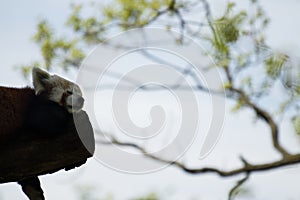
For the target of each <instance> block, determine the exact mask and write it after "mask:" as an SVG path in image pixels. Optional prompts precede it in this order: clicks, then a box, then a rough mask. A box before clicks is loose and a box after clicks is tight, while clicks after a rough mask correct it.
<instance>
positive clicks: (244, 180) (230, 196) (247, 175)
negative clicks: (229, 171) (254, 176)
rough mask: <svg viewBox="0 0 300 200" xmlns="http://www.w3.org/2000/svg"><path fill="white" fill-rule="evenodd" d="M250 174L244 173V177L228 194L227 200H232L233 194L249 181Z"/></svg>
mask: <svg viewBox="0 0 300 200" xmlns="http://www.w3.org/2000/svg"><path fill="white" fill-rule="evenodd" d="M249 176H250V173H246V176H245V177H244V178H242V179H241V180H239V181H238V182H237V183H236V185H235V186H234V187H233V188H232V189H231V190H230V192H229V194H228V200H233V197H234V194H235V192H237V190H238V189H239V188H240V187H241V186H242V185H243V184H244V183H245V182H246V181H247V180H248V179H249Z"/></svg>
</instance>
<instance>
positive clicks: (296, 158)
mask: <svg viewBox="0 0 300 200" xmlns="http://www.w3.org/2000/svg"><path fill="white" fill-rule="evenodd" d="M96 132H98V133H100V131H96ZM96 143H98V144H102V145H112V144H115V145H120V146H125V147H132V148H134V149H137V150H139V151H140V152H141V153H143V155H144V156H145V157H148V158H151V159H153V160H156V161H159V162H162V163H166V164H170V165H173V166H176V167H178V168H179V169H182V170H183V171H185V172H187V173H190V174H205V173H214V174H218V175H219V176H221V177H231V176H236V175H239V174H244V173H248V174H249V175H250V173H252V172H261V171H268V170H272V169H276V168H280V167H284V166H288V165H293V164H297V163H299V162H300V154H294V155H291V154H286V155H285V156H284V157H282V158H281V159H279V160H276V161H272V162H267V163H263V164H252V163H249V162H248V161H246V160H245V159H244V158H241V162H242V163H243V164H244V166H243V167H239V168H236V169H232V170H222V169H217V168H211V167H203V168H189V167H188V166H186V165H185V164H183V163H181V162H178V161H171V160H168V159H164V158H162V157H158V156H155V155H153V154H150V153H149V152H148V151H147V150H146V149H145V148H144V147H142V146H140V145H138V144H135V143H130V142H122V141H119V140H118V139H117V138H115V137H113V136H110V141H102V140H100V141H99V140H98V141H96Z"/></svg>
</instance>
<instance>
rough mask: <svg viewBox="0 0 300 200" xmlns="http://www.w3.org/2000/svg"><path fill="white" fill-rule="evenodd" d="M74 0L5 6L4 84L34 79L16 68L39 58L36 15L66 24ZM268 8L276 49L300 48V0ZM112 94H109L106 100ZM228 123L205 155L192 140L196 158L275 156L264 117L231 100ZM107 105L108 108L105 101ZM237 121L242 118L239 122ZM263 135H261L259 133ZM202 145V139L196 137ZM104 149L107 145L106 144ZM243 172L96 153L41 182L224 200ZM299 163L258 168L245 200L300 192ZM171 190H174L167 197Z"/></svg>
mask: <svg viewBox="0 0 300 200" xmlns="http://www.w3.org/2000/svg"><path fill="white" fill-rule="evenodd" d="M70 2H71V0H68V1H59V0H52V1H44V2H42V3H41V1H38V0H28V1H16V0H11V1H5V2H2V6H1V7H0V16H1V17H0V27H1V30H2V32H1V36H2V37H0V44H1V45H0V52H2V53H1V56H0V58H1V65H2V67H1V71H0V84H1V85H6V86H13V87H15V86H16V87H17V86H21V85H26V84H28V83H27V82H26V81H25V80H24V79H22V77H21V76H20V73H19V71H17V70H14V66H15V65H18V64H26V63H29V62H30V61H33V60H35V59H37V58H39V54H38V50H37V48H36V47H35V46H34V45H33V44H32V43H31V41H30V37H31V36H32V35H33V33H34V30H35V25H36V23H37V22H38V19H41V18H46V19H49V21H50V22H51V24H52V25H53V26H54V27H55V28H56V30H61V29H62V27H63V23H64V21H65V19H66V16H68V14H69V13H70V9H69V4H70ZM224 2H225V1H224V0H215V1H214V4H213V5H214V7H213V8H214V10H215V12H218V11H219V10H220V9H221V5H223V3H224ZM263 5H264V6H265V10H266V11H267V13H268V15H269V16H270V18H271V21H272V23H271V25H270V28H269V29H268V40H269V42H270V44H271V45H272V46H273V47H274V48H275V49H292V50H293V51H295V50H299V49H300V40H299V39H298V37H299V35H300V29H299V27H300V21H299V20H298V19H299V17H300V14H299V9H300V2H299V1H297V0H288V1H277V0H269V1H266V0H264V1H263ZM58 32H59V31H58ZM199 98H202V99H203V100H202V101H201V102H199V106H200V107H202V108H205V107H206V105H207V103H208V101H209V98H207V97H206V96H205V95H201V94H199ZM106 101H107V99H106ZM227 106H228V108H227V110H228V112H227V114H226V122H225V125H224V132H223V135H222V137H221V139H220V141H219V143H218V145H217V146H216V148H215V149H214V151H213V152H212V154H210V156H208V157H207V158H206V159H204V160H201V161H199V159H198V158H197V156H198V155H199V149H198V147H197V145H193V146H192V147H191V149H190V151H189V155H191V160H192V162H191V165H194V166H195V165H197V166H199V164H200V165H204V164H206V163H209V164H210V165H218V166H221V167H225V168H229V167H233V166H238V165H239V163H238V160H237V158H236V157H237V155H236V152H239V153H240V154H243V155H245V157H247V158H248V159H249V160H255V161H266V160H271V159H274V158H277V155H276V154H275V153H273V152H272V151H271V149H272V148H271V145H270V143H269V137H268V136H269V135H268V134H265V133H267V128H266V127H265V125H264V124H263V123H261V122H257V123H254V121H255V120H254V115H253V113H251V112H250V111H248V110H243V111H241V112H239V113H234V114H232V113H230V112H229V111H230V107H231V103H230V102H227ZM103 109H105V108H103ZM237 120H238V125H236V124H237V123H236V122H237ZM282 129H284V130H285V132H286V135H284V136H283V139H285V141H286V142H285V143H284V144H285V145H288V146H289V147H290V148H291V149H294V150H300V148H299V146H298V145H299V143H298V141H296V138H295V137H294V135H293V134H292V131H289V130H292V129H291V127H290V126H289V124H287V123H286V124H284V125H283V126H282ZM258 139H259V140H258ZM195 144H197V142H196V143H195ZM104 152H105V150H104ZM238 178H240V177H235V178H231V179H220V178H218V177H217V176H214V175H204V176H203V175H200V176H197V175H196V176H191V175H188V174H185V173H184V172H182V171H180V170H178V169H176V168H173V167H168V168H167V169H164V170H161V171H158V172H156V173H152V174H144V175H130V174H124V173H120V172H116V171H113V170H111V169H109V168H107V167H104V166H102V165H101V164H99V163H98V162H96V161H95V160H94V159H90V160H89V161H88V163H87V164H86V165H85V166H83V167H81V168H79V169H76V170H72V171H70V172H64V171H61V172H58V173H55V174H52V175H47V176H43V177H42V178H41V179H42V186H43V188H44V191H45V193H46V199H49V200H51V199H66V200H67V199H68V200H73V199H76V197H77V196H78V195H77V194H78V193H79V192H78V191H76V190H78V186H88V187H92V188H94V189H95V192H97V194H100V195H99V196H103V195H106V194H108V193H113V194H114V196H115V197H116V199H120V200H122V199H126V198H130V197H134V196H137V195H143V194H147V193H148V192H152V191H154V192H157V193H158V194H161V195H162V196H163V197H166V196H167V198H166V199H174V200H175V199H183V198H185V199H191V198H195V199H211V200H214V199H216V200H217V199H224V197H225V196H226V195H227V192H228V189H230V188H231V187H232V184H233V183H234V182H235V181H237V179H238ZM299 185H300V168H299V167H298V168H297V166H292V167H289V168H284V169H281V170H275V171H272V172H267V173H263V174H257V175H253V176H252V177H251V179H250V180H249V181H248V183H247V186H248V187H249V188H250V190H252V191H253V196H250V197H248V198H243V199H258V200H260V199H261V200H262V199H274V200H281V199H299V198H300V191H299V187H298V186H299ZM169 195H170V196H169ZM11 199H20V200H22V199H24V200H25V199H26V198H25V197H24V195H23V193H22V192H21V190H20V187H19V186H17V184H16V183H9V184H3V185H1V186H0V200H11Z"/></svg>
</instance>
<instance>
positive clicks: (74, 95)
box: [32, 68, 84, 113]
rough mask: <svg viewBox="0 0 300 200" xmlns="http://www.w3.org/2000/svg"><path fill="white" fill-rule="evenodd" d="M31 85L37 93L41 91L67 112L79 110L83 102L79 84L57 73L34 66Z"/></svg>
mask: <svg viewBox="0 0 300 200" xmlns="http://www.w3.org/2000/svg"><path fill="white" fill-rule="evenodd" d="M32 74H33V85H34V89H35V92H36V94H37V95H39V94H41V93H43V95H45V96H46V97H47V98H48V99H49V100H50V101H53V102H56V103H57V104H59V105H60V106H62V107H64V108H66V109H67V111H68V112H69V113H76V112H79V111H81V109H82V107H83V103H84V99H83V97H82V92H81V90H80V88H79V86H78V85H77V84H75V83H73V82H71V81H68V80H66V79H64V78H62V77H60V76H57V75H52V76H51V75H49V74H48V73H47V72H45V71H43V70H41V69H39V68H34V69H33V71H32Z"/></svg>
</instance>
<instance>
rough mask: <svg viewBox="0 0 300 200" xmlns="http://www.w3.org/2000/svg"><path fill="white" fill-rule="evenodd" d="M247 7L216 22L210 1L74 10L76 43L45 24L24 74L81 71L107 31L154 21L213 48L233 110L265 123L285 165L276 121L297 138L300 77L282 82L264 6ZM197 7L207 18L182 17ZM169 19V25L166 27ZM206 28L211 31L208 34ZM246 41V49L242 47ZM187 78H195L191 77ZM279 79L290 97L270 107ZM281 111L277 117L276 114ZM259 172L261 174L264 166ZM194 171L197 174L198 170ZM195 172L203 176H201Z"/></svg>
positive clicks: (122, 1) (282, 61) (148, 0)
mask: <svg viewBox="0 0 300 200" xmlns="http://www.w3.org/2000/svg"><path fill="white" fill-rule="evenodd" d="M248 3H249V6H248V8H249V10H248V9H246V10H239V9H238V8H237V7H236V5H235V3H233V2H228V3H227V6H226V9H225V11H224V13H223V14H222V15H221V16H219V17H218V18H214V16H213V13H211V10H210V7H209V3H208V2H207V1H205V0H200V1H188V0H182V1H176V0H140V1H131V0H114V1H112V2H111V3H109V4H107V5H104V6H103V5H102V6H101V5H98V4H93V8H90V7H87V6H86V5H72V6H71V9H72V12H71V14H70V16H69V18H68V19H67V21H66V26H67V29H68V30H69V31H71V33H72V34H71V37H56V36H55V32H54V30H53V29H52V28H51V26H50V25H49V23H48V22H47V21H45V20H43V21H41V22H40V23H39V24H38V26H37V32H36V34H35V35H34V37H33V41H34V42H35V43H36V44H37V45H38V46H39V48H40V51H41V55H42V59H41V61H36V62H33V63H32V64H29V65H25V66H22V67H21V68H22V73H23V74H24V75H26V74H27V73H28V72H29V71H30V69H31V67H33V66H35V65H39V66H42V67H44V68H47V69H51V68H53V67H54V66H61V67H63V68H64V69H66V70H67V69H69V68H71V67H73V68H77V67H79V65H80V62H81V61H82V59H83V58H84V55H85V54H86V50H87V49H90V47H93V46H95V45H97V43H99V42H105V41H106V38H108V37H109V33H111V32H114V31H116V30H118V31H122V30H128V29H131V28H136V27H146V26H149V25H151V24H152V23H157V24H160V25H164V26H165V27H166V31H168V30H170V29H176V30H179V31H180V32H181V33H182V34H187V35H189V36H192V37H193V38H194V39H197V40H201V41H205V42H206V43H207V44H208V46H209V47H210V50H209V52H208V54H209V56H211V57H212V58H213V59H214V61H215V64H216V66H217V67H218V68H219V69H220V70H221V72H222V76H223V77H224V79H225V84H224V85H223V89H225V91H226V94H227V97H228V98H230V99H232V100H233V101H234V102H235V103H236V104H235V106H234V107H233V108H232V110H233V111H239V110H240V109H242V108H244V107H248V108H250V109H252V110H253V112H255V113H256V115H257V117H258V118H259V119H261V120H263V121H264V122H266V124H267V125H268V126H269V127H270V130H271V131H270V132H271V138H272V142H273V146H274V148H275V150H277V151H279V152H280V153H281V154H282V155H283V160H282V165H286V162H288V161H289V158H290V157H289V156H290V155H289V154H288V153H287V152H286V150H285V149H284V148H283V147H281V145H280V144H279V142H278V134H279V131H278V126H279V125H280V121H279V122H277V121H276V120H275V117H276V116H278V115H281V116H283V117H286V118H288V119H289V120H291V122H292V123H293V125H294V128H295V132H296V133H298V134H299V133H300V117H299V116H298V114H297V113H298V112H299V105H298V104H299V103H298V100H299V94H300V92H299V91H300V89H299V88H300V85H297V84H294V83H295V82H294V80H295V79H299V77H300V74H297V76H295V77H293V79H292V78H290V76H289V77H288V76H285V75H286V71H287V70H288V68H287V65H289V60H290V55H288V54H287V53H286V52H277V51H274V50H272V49H271V48H270V46H269V45H268V44H267V42H266V36H265V30H266V28H267V27H268V24H269V22H270V19H269V18H268V17H267V15H266V13H265V11H264V9H263V8H262V7H261V5H260V4H259V1H257V0H250V1H249V2H248ZM199 5H201V9H203V13H204V14H203V16H202V15H201V16H199V17H197V18H196V20H189V19H188V17H186V18H185V16H187V15H188V14H190V13H197V12H199V7H197V6H199ZM91 9H92V10H93V9H96V11H97V13H99V14H97V15H86V14H84V13H85V12H84V11H85V10H91ZM250 9H251V10H250ZM253 11H254V12H253ZM88 13H92V12H88ZM165 19H168V20H167V22H166V20H165ZM203 27H205V28H206V29H205V31H203ZM67 38H68V39H67ZM69 38H70V39H69ZM245 41H246V43H247V44H246V45H245V46H246V48H241V46H243V43H245ZM175 42H176V41H175ZM177 43H178V44H179V45H181V44H184V41H183V38H180V42H178V40H177ZM87 47H88V48H87ZM199 53H200V52H199ZM213 67H215V66H207V68H208V69H211V68H213ZM291 67H295V66H291ZM182 71H184V70H182ZM182 71H180V73H182ZM188 75H192V74H191V73H190V74H188V73H187V76H188ZM284 76H285V77H284ZM283 79H284V81H282V80H283ZM280 81H281V82H282V83H283V84H286V83H288V84H286V85H285V86H286V87H285V94H284V95H285V96H286V98H282V99H279V100H280V102H279V103H278V102H276V101H273V99H274V98H277V97H274V96H272V92H274V91H276V90H278V84H276V83H278V82H280ZM296 83H298V82H296ZM198 88H203V87H202V86H199V87H198ZM295 88H296V89H295ZM276 100H277V99H276ZM270 105H271V106H270ZM270 107H272V109H270ZM278 110H279V111H280V112H277V113H276V112H274V111H278ZM283 114H285V115H283ZM133 146H134V145H133ZM152 158H153V156H152ZM154 158H155V157H154ZM157 160H160V159H159V158H158V159H157ZM160 161H161V160H160ZM166 162H167V161H166ZM293 162H294V161H293ZM243 163H244V164H245V170H244V171H243V169H244V168H241V170H240V171H241V173H242V172H245V171H247V173H250V172H251V169H252V168H253V169H255V170H257V166H252V165H249V164H248V163H247V162H245V161H244V160H243ZM172 164H173V165H177V166H178V167H180V168H183V169H184V171H189V170H187V169H186V167H185V166H184V165H182V164H181V163H176V162H175V163H172ZM268 166H269V165H268ZM259 167H261V168H262V170H264V167H265V166H264V165H261V166H259ZM271 167H272V166H271ZM206 170H207V169H206ZM255 170H253V171H255ZM190 171H191V172H192V173H195V172H194V171H193V170H190ZM195 171H196V170H195ZM198 171H199V173H201V170H198ZM211 171H213V172H216V173H219V174H221V175H222V176H224V173H225V172H223V171H219V170H215V169H213V170H211ZM237 171H238V170H237ZM225 174H226V175H227V174H229V175H228V176H230V175H231V174H230V173H225ZM232 174H234V173H232ZM151 195H152V196H151ZM150 197H151V198H153V199H157V197H156V196H155V195H154V194H150V195H149V197H145V198H138V199H147V198H148V199H149V198H150ZM151 198H150V199H151Z"/></svg>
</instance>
